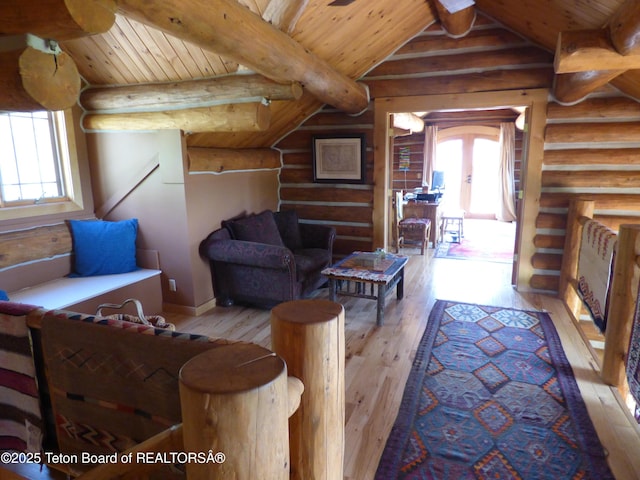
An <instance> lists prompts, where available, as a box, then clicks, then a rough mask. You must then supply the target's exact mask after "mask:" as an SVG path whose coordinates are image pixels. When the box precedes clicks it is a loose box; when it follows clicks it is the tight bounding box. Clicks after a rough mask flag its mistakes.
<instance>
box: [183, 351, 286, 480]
mask: <svg viewBox="0 0 640 480" xmlns="http://www.w3.org/2000/svg"><path fill="white" fill-rule="evenodd" d="M289 383H290V382H288V379H287V367H286V365H285V363H284V361H283V360H282V359H281V358H280V357H278V356H277V355H276V354H274V353H273V352H271V351H270V350H267V349H266V348H263V347H260V346H259V345H255V344H245V343H236V344H231V345H228V346H224V347H220V348H214V349H212V350H209V351H207V352H205V353H202V354H200V355H198V356H196V357H194V358H192V359H191V360H190V361H188V362H187V363H186V364H185V365H184V366H183V367H182V369H181V370H180V404H181V409H182V425H183V432H184V433H183V437H184V449H185V451H186V452H196V453H198V452H204V453H205V454H207V453H208V452H209V450H211V451H212V453H213V454H214V455H215V454H216V453H218V452H221V453H223V454H224V455H225V460H224V462H222V463H214V464H212V463H188V464H187V465H186V469H187V477H188V478H189V480H200V479H234V480H255V479H258V478H265V479H267V478H268V479H272V480H287V479H288V478H289V437H288V434H287V428H288V427H287V424H288V416H289V403H290V400H289V397H288V395H289V393H288V392H289ZM218 458H219V457H218Z"/></svg>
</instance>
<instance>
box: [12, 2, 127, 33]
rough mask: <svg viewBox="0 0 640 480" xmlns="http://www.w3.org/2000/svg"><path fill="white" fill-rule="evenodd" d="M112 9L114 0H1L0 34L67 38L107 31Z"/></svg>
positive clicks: (112, 16)
mask: <svg viewBox="0 0 640 480" xmlns="http://www.w3.org/2000/svg"><path fill="white" fill-rule="evenodd" d="M115 11H116V5H115V0H3V1H2V2H0V18H2V27H0V34H1V35H19V34H24V33H31V34H33V35H37V36H39V37H42V38H51V39H55V40H57V41H63V40H70V39H73V38H79V37H84V36H87V35H95V34H97V33H104V32H106V31H108V30H109V29H110V28H111V27H112V26H113V24H114V23H115V21H116V16H115Z"/></svg>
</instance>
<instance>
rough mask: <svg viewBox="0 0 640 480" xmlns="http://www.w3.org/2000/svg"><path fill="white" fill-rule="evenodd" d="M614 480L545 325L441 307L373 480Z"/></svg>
mask: <svg viewBox="0 0 640 480" xmlns="http://www.w3.org/2000/svg"><path fill="white" fill-rule="evenodd" d="M497 478H499V479H525V480H530V479H539V480H562V479H594V480H596V479H597V480H602V479H613V478H614V477H613V475H612V474H611V471H610V470H609V467H608V465H607V462H606V458H605V454H604V450H603V448H602V446H601V444H600V441H599V439H598V436H597V434H596V432H595V429H594V427H593V424H592V423H591V420H590V418H589V416H588V413H587V410H586V407H585V404H584V402H583V400H582V397H581V396H580V391H579V390H578V385H577V383H576V381H575V378H574V376H573V372H572V370H571V366H570V365H569V363H568V361H567V358H566V356H565V354H564V351H563V350H562V346H561V344H560V339H559V337H558V334H557V332H556V330H555V327H554V326H553V323H552V321H551V318H550V317H549V315H548V314H546V313H543V312H534V311H523V310H513V309H508V308H501V307H487V306H480V305H472V304H465V303H456V302H446V301H442V300H438V301H437V302H436V304H435V306H434V308H433V310H432V312H431V315H430V317H429V323H428V324H427V328H426V331H425V333H424V336H423V338H422V340H421V342H420V346H419V348H418V352H417V354H416V358H415V361H414V364H413V367H412V371H411V373H410V375H409V379H408V381H407V386H406V388H405V392H404V396H403V399H402V404H401V407H400V413H399V414H398V418H397V419H396V422H395V425H394V427H393V429H392V431H391V434H390V435H389V439H388V441H387V444H386V446H385V449H384V452H383V454H382V458H381V460H380V464H379V465H378V471H377V473H376V479H377V480H389V479H442V480H450V479H456V480H459V479H497Z"/></svg>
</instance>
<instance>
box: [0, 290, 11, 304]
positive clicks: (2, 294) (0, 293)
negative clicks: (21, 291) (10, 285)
mask: <svg viewBox="0 0 640 480" xmlns="http://www.w3.org/2000/svg"><path fill="white" fill-rule="evenodd" d="M0 300H1V301H4V302H6V301H8V300H9V295H7V292H5V291H4V290H0Z"/></svg>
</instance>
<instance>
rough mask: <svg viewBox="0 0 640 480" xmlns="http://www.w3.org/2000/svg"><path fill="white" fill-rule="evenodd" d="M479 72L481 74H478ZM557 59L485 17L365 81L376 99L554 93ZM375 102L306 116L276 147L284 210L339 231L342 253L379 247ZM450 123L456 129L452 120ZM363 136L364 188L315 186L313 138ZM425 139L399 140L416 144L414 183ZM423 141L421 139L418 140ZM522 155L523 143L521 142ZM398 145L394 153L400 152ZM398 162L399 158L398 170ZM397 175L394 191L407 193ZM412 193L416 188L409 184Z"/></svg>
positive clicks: (406, 53)
mask: <svg viewBox="0 0 640 480" xmlns="http://www.w3.org/2000/svg"><path fill="white" fill-rule="evenodd" d="M479 70H481V73H478V71H479ZM552 78H553V54H552V53H550V52H545V51H543V50H541V49H538V48H534V47H533V46H532V45H531V44H528V43H527V42H526V41H525V40H523V39H522V38H520V37H518V36H517V35H515V34H513V33H512V32H510V31H508V30H507V29H505V28H503V27H502V26H500V25H497V24H495V23H494V22H493V21H492V20H490V19H487V18H483V17H479V18H478V19H477V21H476V23H475V26H474V28H473V29H472V30H471V32H470V33H469V34H468V35H467V36H465V37H463V38H460V39H453V38H450V37H448V36H447V35H446V34H445V33H444V32H443V31H442V29H441V28H440V26H439V25H433V26H431V27H429V28H427V29H426V30H425V31H424V32H423V33H422V34H420V35H418V36H416V37H415V38H414V39H412V40H411V41H409V42H408V43H407V44H405V45H404V46H403V47H402V48H400V49H399V50H398V51H397V52H396V53H395V54H394V55H393V56H391V57H389V59H387V60H386V61H385V62H384V63H382V64H381V65H379V66H378V67H376V68H374V69H372V70H371V71H370V72H369V73H368V74H367V75H366V76H365V77H364V78H363V81H364V82H365V83H366V84H367V85H368V86H369V88H370V92H371V98H372V99H374V98H376V97H387V96H407V95H428V94H442V93H445V94H446V93H451V94H453V93H462V92H482V91H492V90H500V89H504V90H511V89H523V88H550V87H551V85H552ZM373 118H374V111H373V102H371V104H370V107H369V110H367V112H365V114H363V115H361V116H358V117H352V116H348V115H345V114H342V113H339V112H337V111H335V110H331V109H326V108H325V109H323V110H321V111H319V112H317V113H316V114H315V115H313V116H312V117H310V118H309V119H307V120H306V121H305V122H304V123H303V124H302V125H301V126H300V127H299V128H298V129H297V130H296V131H294V132H292V133H290V134H289V135H287V136H286V137H284V138H283V139H282V140H280V141H279V142H278V143H277V144H276V145H275V147H276V148H278V149H280V150H281V151H282V160H283V167H282V170H281V173H280V208H281V209H283V210H286V209H295V210H297V211H298V214H299V216H300V218H302V219H304V220H303V221H309V222H319V223H323V224H327V225H331V226H334V227H335V228H336V230H337V238H336V243H335V247H334V251H335V253H336V256H342V255H345V254H347V253H350V252H351V251H353V250H370V249H371V248H372V246H373V223H372V219H373V215H374V211H373V177H372V170H373V151H372V147H373V123H374V120H373ZM447 126H451V125H450V123H447ZM331 133H365V135H366V137H367V181H366V185H348V184H316V183H313V168H312V153H311V138H312V136H313V135H315V134H323V135H324V134H331ZM422 136H423V134H414V135H411V136H409V137H397V139H396V140H397V144H398V145H404V144H405V143H410V145H409V146H410V148H411V170H410V171H409V172H407V177H408V179H410V180H411V185H414V184H415V186H420V185H421V184H422V179H421V178H418V172H421V171H422V149H423V146H422ZM418 138H419V140H418ZM517 148H518V152H517V156H518V158H521V148H522V146H521V142H520V141H519V142H518V147H517ZM397 150H398V149H397V148H396V152H397ZM397 162H398V159H397V158H396V159H395V162H394V164H395V168H396V169H397ZM399 179H400V182H399V183H400V184H401V185H398V182H397V180H398V177H397V176H396V175H395V173H394V184H393V185H394V188H396V186H397V187H399V188H402V189H404V172H401V173H400V177H399ZM407 188H412V187H411V186H410V185H409V182H407Z"/></svg>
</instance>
